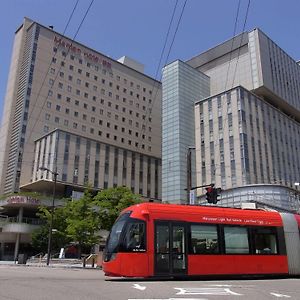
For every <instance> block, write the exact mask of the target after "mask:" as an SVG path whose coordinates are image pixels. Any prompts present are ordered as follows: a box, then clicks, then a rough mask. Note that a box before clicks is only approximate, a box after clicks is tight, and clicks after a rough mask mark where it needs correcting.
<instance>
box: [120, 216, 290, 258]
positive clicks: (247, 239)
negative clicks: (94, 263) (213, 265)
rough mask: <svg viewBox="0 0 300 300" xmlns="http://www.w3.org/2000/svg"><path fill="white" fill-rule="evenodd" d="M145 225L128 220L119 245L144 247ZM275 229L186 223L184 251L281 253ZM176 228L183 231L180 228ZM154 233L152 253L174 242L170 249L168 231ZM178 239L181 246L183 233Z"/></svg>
mask: <svg viewBox="0 0 300 300" xmlns="http://www.w3.org/2000/svg"><path fill="white" fill-rule="evenodd" d="M145 226H146V224H145V223H144V222H141V221H136V222H133V223H130V224H129V226H128V227H127V230H126V234H125V245H124V247H123V248H121V249H122V250H126V251H146V242H145V240H146V238H145V232H146V230H145ZM163 227H164V228H165V229H164V230H168V227H167V226H163ZM158 228H159V227H158ZM176 228H177V227H176V226H175V227H173V230H176ZM178 228H179V227H178ZM180 228H181V227H180ZM278 231H280V229H277V228H274V227H242V226H229V225H228V226H227V225H223V226H220V225H207V224H190V226H189V234H188V252H189V254H252V255H253V254H258V255H270V254H273V255H275V254H284V253H282V252H284V247H283V246H282V247H279V245H278V236H279V234H278ZM180 232H181V233H182V234H183V231H182V230H181V231H180ZM177 234H178V233H177ZM282 234H283V233H282ZM157 235H158V236H157V244H156V250H155V251H156V253H157V254H168V253H171V250H172V251H173V249H174V245H172V249H171V248H170V243H169V237H168V235H169V232H168V231H167V232H165V234H164V235H163V237H164V238H162V237H161V236H160V234H159V233H157ZM282 236H283V235H282ZM282 239H283V238H282ZM181 240H182V246H184V242H183V241H184V237H183V235H182V238H181ZM180 252H182V253H184V252H185V250H184V249H181V250H180Z"/></svg>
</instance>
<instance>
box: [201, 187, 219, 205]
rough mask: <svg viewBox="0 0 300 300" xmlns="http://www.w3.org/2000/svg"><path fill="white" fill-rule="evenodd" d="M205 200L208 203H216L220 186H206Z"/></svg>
mask: <svg viewBox="0 0 300 300" xmlns="http://www.w3.org/2000/svg"><path fill="white" fill-rule="evenodd" d="M205 189H206V200H207V202H208V203H213V204H217V202H218V201H219V199H218V196H220V193H221V191H222V189H221V188H214V187H213V186H209V187H206V188H205Z"/></svg>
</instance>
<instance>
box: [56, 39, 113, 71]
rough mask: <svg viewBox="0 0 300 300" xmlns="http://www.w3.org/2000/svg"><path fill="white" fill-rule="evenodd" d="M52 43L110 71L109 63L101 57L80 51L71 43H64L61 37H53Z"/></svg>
mask: <svg viewBox="0 0 300 300" xmlns="http://www.w3.org/2000/svg"><path fill="white" fill-rule="evenodd" d="M54 43H55V45H56V46H58V47H59V46H60V47H63V48H67V49H70V51H71V52H72V53H74V54H75V55H80V56H84V58H86V59H88V60H90V61H91V62H93V63H95V64H100V65H102V66H103V67H106V68H109V69H111V63H110V62H109V61H107V60H105V59H104V58H103V57H100V56H98V55H95V54H93V53H91V52H87V51H86V50H83V51H82V50H81V49H80V48H78V47H76V46H73V44H72V43H70V42H66V41H64V40H63V39H62V38H61V37H57V36H56V35H55V36H54Z"/></svg>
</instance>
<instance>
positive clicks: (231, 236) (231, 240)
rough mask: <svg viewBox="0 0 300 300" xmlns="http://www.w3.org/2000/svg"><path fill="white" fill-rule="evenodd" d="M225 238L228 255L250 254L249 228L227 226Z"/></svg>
mask: <svg viewBox="0 0 300 300" xmlns="http://www.w3.org/2000/svg"><path fill="white" fill-rule="evenodd" d="M224 236H225V252H226V253H249V242H248V231H247V228H243V227H226V226H225V227H224Z"/></svg>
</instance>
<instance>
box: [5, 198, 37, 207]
mask: <svg viewBox="0 0 300 300" xmlns="http://www.w3.org/2000/svg"><path fill="white" fill-rule="evenodd" d="M6 202H7V203H8V204H31V205H40V200H39V199H35V198H32V197H27V196H11V197H9V198H8V199H6Z"/></svg>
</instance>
